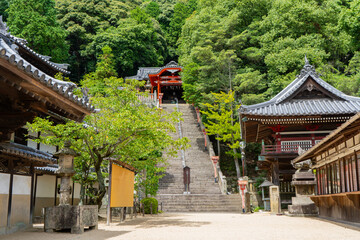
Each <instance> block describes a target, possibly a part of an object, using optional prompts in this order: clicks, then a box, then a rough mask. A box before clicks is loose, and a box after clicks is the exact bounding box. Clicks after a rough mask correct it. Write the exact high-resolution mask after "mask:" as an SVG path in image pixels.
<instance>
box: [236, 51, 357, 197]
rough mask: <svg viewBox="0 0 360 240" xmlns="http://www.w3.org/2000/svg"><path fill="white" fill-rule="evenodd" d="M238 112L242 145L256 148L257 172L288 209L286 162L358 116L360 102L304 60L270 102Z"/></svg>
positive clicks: (289, 190)
mask: <svg viewBox="0 0 360 240" xmlns="http://www.w3.org/2000/svg"><path fill="white" fill-rule="evenodd" d="M239 111H240V119H241V128H242V131H241V132H242V138H243V140H244V141H245V142H258V143H262V151H261V155H260V156H259V161H258V163H257V164H258V167H259V169H262V170H267V172H268V178H269V180H271V182H272V183H273V184H275V185H278V186H279V187H280V198H281V200H282V203H284V204H290V203H291V197H293V196H294V195H295V192H294V187H293V186H291V180H292V175H293V174H294V173H295V169H294V168H293V166H292V165H291V160H293V159H295V158H296V157H298V156H299V154H302V153H303V152H305V151H306V150H308V149H310V148H311V147H312V146H314V145H316V144H317V143H318V142H320V141H321V140H322V139H323V138H324V137H326V136H327V135H328V134H329V133H330V132H332V131H333V130H334V129H336V128H337V127H338V126H340V125H341V124H343V123H344V122H346V121H347V120H348V119H350V118H351V117H352V116H353V115H355V114H356V113H358V112H360V98H358V97H352V96H348V95H346V94H344V93H342V92H340V91H339V90H337V89H336V88H334V87H333V86H331V85H330V84H328V83H326V82H325V81H324V80H322V79H321V78H320V77H319V75H318V74H317V73H316V71H315V68H314V67H313V66H312V65H310V64H309V62H308V60H307V59H306V58H305V66H304V67H303V69H302V70H301V72H300V75H298V76H297V78H296V79H295V80H294V81H293V82H292V83H290V84H289V85H288V86H287V87H286V88H285V89H283V90H282V91H281V92H280V93H278V94H277V95H276V96H275V97H274V98H272V99H271V100H269V101H266V102H263V103H259V104H255V105H249V106H241V108H240V110H239Z"/></svg>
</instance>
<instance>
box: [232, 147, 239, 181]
mask: <svg viewBox="0 0 360 240" xmlns="http://www.w3.org/2000/svg"><path fill="white" fill-rule="evenodd" d="M233 152H234V162H235V168H236V176H237V178H238V179H239V178H240V166H239V160H238V157H237V152H236V149H235V148H233Z"/></svg>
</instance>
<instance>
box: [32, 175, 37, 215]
mask: <svg viewBox="0 0 360 240" xmlns="http://www.w3.org/2000/svg"><path fill="white" fill-rule="evenodd" d="M37 181H38V174H36V173H35V186H34V198H33V206H34V211H35V206H36V205H35V204H36V191H37Z"/></svg>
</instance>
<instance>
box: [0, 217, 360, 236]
mask: <svg viewBox="0 0 360 240" xmlns="http://www.w3.org/2000/svg"><path fill="white" fill-rule="evenodd" d="M0 239H2V240H15V239H16V240H21V239H26V240H43V239H51V240H58V239H64V240H75V239H76V240H81V239H84V240H85V239H86V240H92V239H94V240H95V239H96V240H105V239H107V240H115V239H119V240H120V239H126V240H132V239H134V240H135V239H136V240H183V239H184V240H193V239H196V240H197V239H199V240H202V239H204V240H212V239H214V240H215V239H216V240H219V239H221V240H227V239H229V240H230V239H231V240H236V239H251V240H272V239H274V240H279V239H280V240H282V239H284V240H285V239H286V240H289V239H291V240H300V239H301V240H307V239H309V240H310V239H311V240H313V239H316V240H321V239H326V240H332V239H334V240H342V239H346V240H355V239H356V240H359V239H360V232H359V231H356V230H352V229H348V228H345V227H341V226H338V225H335V224H332V223H329V222H325V221H322V220H319V219H316V218H313V219H309V218H294V217H287V216H272V215H270V214H267V213H255V214H249V215H242V214H227V213H185V214H182V213H179V214H161V215H158V216H153V217H150V216H149V217H137V218H136V219H132V220H127V221H126V222H124V223H112V225H111V226H106V225H105V223H103V222H102V223H100V224H99V229H98V230H91V231H90V230H89V231H85V233H84V234H82V235H71V234H70V233H67V232H61V233H59V232H57V233H44V232H42V229H41V225H37V226H35V228H34V229H32V230H28V231H26V232H20V233H15V234H12V235H8V236H0Z"/></svg>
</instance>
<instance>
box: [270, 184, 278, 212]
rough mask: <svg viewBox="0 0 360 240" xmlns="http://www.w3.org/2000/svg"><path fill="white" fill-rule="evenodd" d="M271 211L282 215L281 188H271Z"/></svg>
mask: <svg viewBox="0 0 360 240" xmlns="http://www.w3.org/2000/svg"><path fill="white" fill-rule="evenodd" d="M269 194H270V211H271V213H274V214H279V213H281V204H280V190H279V186H270V193H269Z"/></svg>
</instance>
